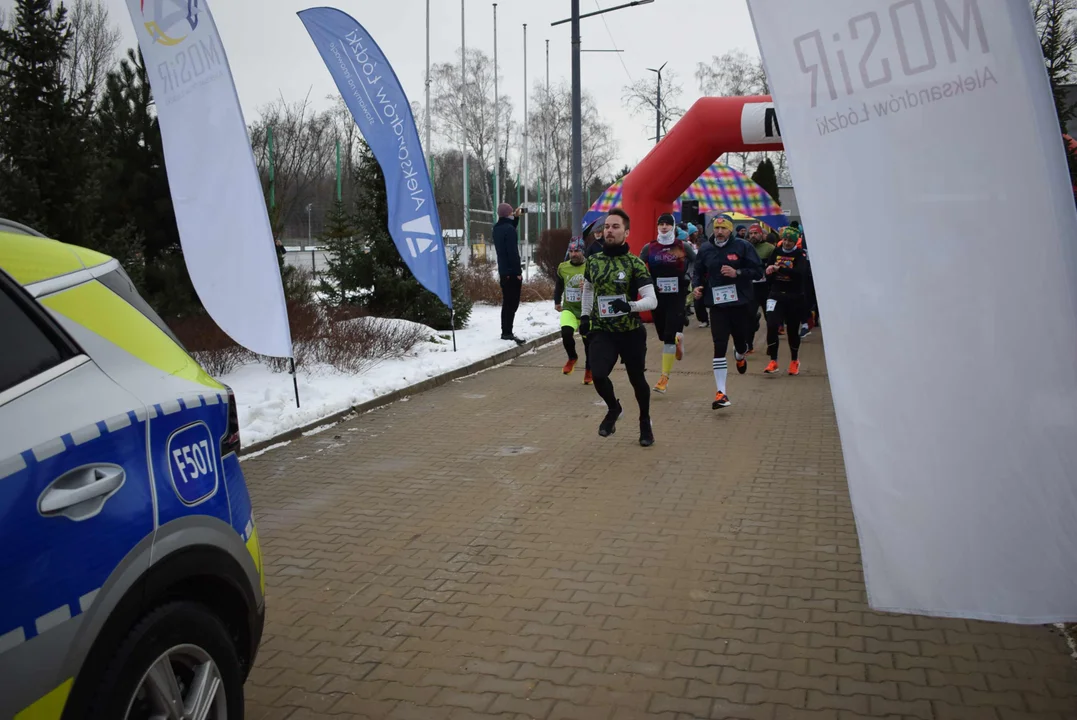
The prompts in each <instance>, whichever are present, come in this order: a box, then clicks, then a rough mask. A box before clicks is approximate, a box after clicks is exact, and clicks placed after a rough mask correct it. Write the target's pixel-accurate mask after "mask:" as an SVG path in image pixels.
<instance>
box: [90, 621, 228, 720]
mask: <svg viewBox="0 0 1077 720" xmlns="http://www.w3.org/2000/svg"><path fill="white" fill-rule="evenodd" d="M112 657H113V659H112V661H111V662H110V663H109V666H108V669H107V670H106V671H105V674H104V676H103V678H102V682H101V685H100V686H99V687H100V689H99V690H98V692H97V694H96V697H95V699H94V701H93V702H92V703H91V704H90V711H89V713H88V714H87V717H88V718H109V719H110V720H112V719H115V720H143V718H146V717H149V716H150V715H152V714H153V711H151V708H154V709H156V712H158V713H159V712H160V711H161V706H160V704H161V703H163V702H168V701H169V700H172V701H176V702H190V701H191V700H193V699H194V696H196V695H197V694H198V693H197V692H195V690H196V686H199V687H213V686H216V687H217V688H218V689H217V691H216V693H213V692H203V693H202V694H201V698H202V700H203V701H206V700H207V698H212V702H211V704H212V705H213V709H212V710H211V711H210V712H209V714H208V715H206V717H207V719H208V720H242V718H243V675H242V668H241V666H240V661H239V656H238V654H237V652H236V648H235V645H234V644H233V641H232V639H231V637H230V635H229V633H228V629H227V628H226V627H225V625H224V623H223V622H222V621H221V620H220V618H218V617H217V616H216V615H215V614H213V612H211V611H210V610H209V608H207V607H206V606H204V605H202V604H200V603H194V602H171V603H168V604H166V605H162V606H160V607H158V608H156V609H155V610H153V612H151V613H149V614H148V615H146V616H145V617H144V618H142V620H141V621H139V622H138V624H137V625H135V627H134V628H133V629H132V630H131V631H130V632H129V633H128V634H127V637H126V638H125V639H124V641H123V642H122V643H121V644H120V646H119V648H118V649H117V651H116V653H115V654H114V655H113V656H112ZM169 670H171V677H169ZM173 679H174V680H175V684H172V680H173ZM169 687H170V688H171V689H172V692H168V691H167V688H169ZM222 693H223V697H222ZM181 712H182V711H181ZM181 716H182V714H181Z"/></svg>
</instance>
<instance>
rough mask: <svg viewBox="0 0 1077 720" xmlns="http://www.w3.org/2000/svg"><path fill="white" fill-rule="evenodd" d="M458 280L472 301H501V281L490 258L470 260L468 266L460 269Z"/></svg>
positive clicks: (493, 302)
mask: <svg viewBox="0 0 1077 720" xmlns="http://www.w3.org/2000/svg"><path fill="white" fill-rule="evenodd" d="M460 282H461V284H462V285H463V287H464V292H465V293H466V294H467V296H468V297H469V298H470V299H471V301H472V302H481V303H489V304H491V305H498V304H500V303H501V283H500V282H499V281H498V279H497V273H496V272H495V266H494V263H493V262H491V261H490V260H477V259H476V260H472V261H471V264H470V265H469V266H468V267H466V268H463V269H461V271H460Z"/></svg>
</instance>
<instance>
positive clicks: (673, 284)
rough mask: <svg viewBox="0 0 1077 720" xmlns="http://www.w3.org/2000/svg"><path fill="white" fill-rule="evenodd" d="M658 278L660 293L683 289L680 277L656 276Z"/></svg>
mask: <svg viewBox="0 0 1077 720" xmlns="http://www.w3.org/2000/svg"><path fill="white" fill-rule="evenodd" d="M656 279H657V280H658V292H660V293H675V292H679V291H680V289H681V280H680V278H666V277H660V278H656Z"/></svg>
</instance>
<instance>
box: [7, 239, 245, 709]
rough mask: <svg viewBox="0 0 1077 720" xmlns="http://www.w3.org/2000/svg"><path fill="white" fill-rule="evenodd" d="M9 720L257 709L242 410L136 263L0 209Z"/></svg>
mask: <svg viewBox="0 0 1077 720" xmlns="http://www.w3.org/2000/svg"><path fill="white" fill-rule="evenodd" d="M0 342H2V343H3V349H2V350H0V718H5V719H6V718H12V717H14V718H17V719H18V720H46V719H47V720H61V719H62V720H67V719H68V718H103V719H107V720H118V719H123V718H130V719H132V720H137V719H140V718H170V719H174V720H179V719H181V718H182V719H184V720H186V719H191V718H198V719H199V720H203V719H206V718H216V719H218V720H219V719H222V718H241V717H242V716H243V682H244V681H245V679H246V676H247V673H248V672H249V670H250V667H251V665H252V664H253V662H254V657H255V653H256V651H257V648H258V643H259V641H260V639H261V635H262V624H263V619H264V607H265V606H264V600H263V595H264V592H265V576H264V573H263V568H262V560H261V551H260V548H259V544H258V533H257V530H256V529H255V525H254V517H253V515H252V512H251V501H250V496H249V495H248V493H247V486H246V483H245V481H244V479H243V473H242V472H241V471H240V467H239V460H238V457H237V453H238V450H239V423H238V419H237V415H236V405H235V400H234V398H233V396H232V392H231V391H230V390H229V388H227V387H226V386H224V385H222V384H221V383H219V382H217V381H216V380H214V379H213V378H212V377H210V376H209V375H207V374H206V373H205V372H204V371H203V370H202V368H201V367H199V365H198V363H196V362H195V361H194V360H193V359H192V358H191V357H190V356H189V355H188V354H187V352H186V351H185V350H184V349H183V347H182V345H181V344H180V343H179V341H178V340H177V339H176V338H175V337H174V336H173V335H172V333H171V331H170V330H169V329H168V327H167V326H166V325H165V324H164V323H163V322H162V321H161V319H160V318H159V317H158V316H157V315H156V313H154V311H153V310H152V309H151V308H150V307H149V305H147V304H146V302H145V301H144V300H143V299H142V298H141V297H140V296H139V295H138V293H137V292H136V291H135V288H134V286H133V285H132V283H131V281H130V279H129V278H128V276H127V275H126V274H125V273H124V271H123V269H122V268H121V267H120V264H119V263H118V262H117V261H116V260H114V259H112V258H110V257H108V256H106V255H102V254H100V253H97V252H94V251H91V250H87V249H85V248H81V247H76V246H73V245H66V244H63V243H60V242H56V241H54V240H49V239H47V238H44V237H41V236H40V235H39V234H38V233H36V232H34V231H33V230H32V229H30V228H26V227H23V226H21V225H17V224H15V223H11V222H7V221H3V220H0Z"/></svg>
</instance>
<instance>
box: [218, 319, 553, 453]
mask: <svg viewBox="0 0 1077 720" xmlns="http://www.w3.org/2000/svg"><path fill="white" fill-rule="evenodd" d="M560 337H561V333H560V332H555V333H550V334H549V335H543V336H542V337H539V338H536V339H534V340H529V341H528V342H525V343H524V344H523V345H519V346H517V347H514V348H510V349H508V350H503V351H502V352H499V353H498V354H496V355H491V356H490V357H488V358H484V359H483V360H477V361H476V362H473V363H471V364H470V365H465V366H464V367H461V368H457V369H456V370H450V371H449V372H447V373H443V374H441V375H438V376H436V377H432V378H428V379H426V380H423V381H422V382H418V383H415V384H414V385H408V386H407V387H405V388H401V389H399V390H394V391H393V392H391V393H388V394H386V395H382V396H380V397H376V398H374V399H373V400H368V401H366V402H365V403H360V404H359V405H353V406H351V407H349V408H346V409H344V410H338V411H337V412H335V413H333V414H332V415H326V416H325V417H323V418H320V419H318V420H315V421H313V422H310V423H307V424H306V425H303V426H301V427H297V428H293V429H291V430H286V431H285V432H282V433H280V434H279V435H274V436H273V437H271V438H266V439H265V440H261V441H259V442H256V443H253V444H251V445H250V446H244V447H243V448H242V449H241V450H240V452H239V457H240V458H242V457H243V456H244V455H248V454H250V453H256V452H258V451H259V450H264V449H266V448H268V447H270V446H271V445H278V444H280V443H282V442H286V441H291V440H295V439H297V438H300V437H302V436H303V434H304V433H306V432H309V431H311V430H313V429H315V428H319V427H321V426H322V425H328V424H330V423H337V422H340V421H341V420H343V419H344V418H346V417H348V416H350V415H353V414H362V413H367V412H370V411H371V410H377V409H378V408H380V407H385V406H386V405H391V404H393V403H395V402H397V401H399V400H402V399H404V398H406V397H411V396H412V395H418V394H419V393H424V392H426V391H427V390H433V389H434V388H437V387H441V386H442V385H445V384H447V383H450V382H452V381H453V380H459V379H460V378H463V377H467V376H468V375H474V374H475V373H478V372H482V371H483V370H489V369H490V368H492V367H494V366H495V365H501V364H503V363H506V362H509V361H510V360H515V359H516V358H518V357H520V356H521V355H526V354H527V353H529V352H531V351H532V350H535V349H536V348H539V347H542V346H543V345H546V344H547V343H551V342H554V341H555V340H557V339H559V338H560Z"/></svg>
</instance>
